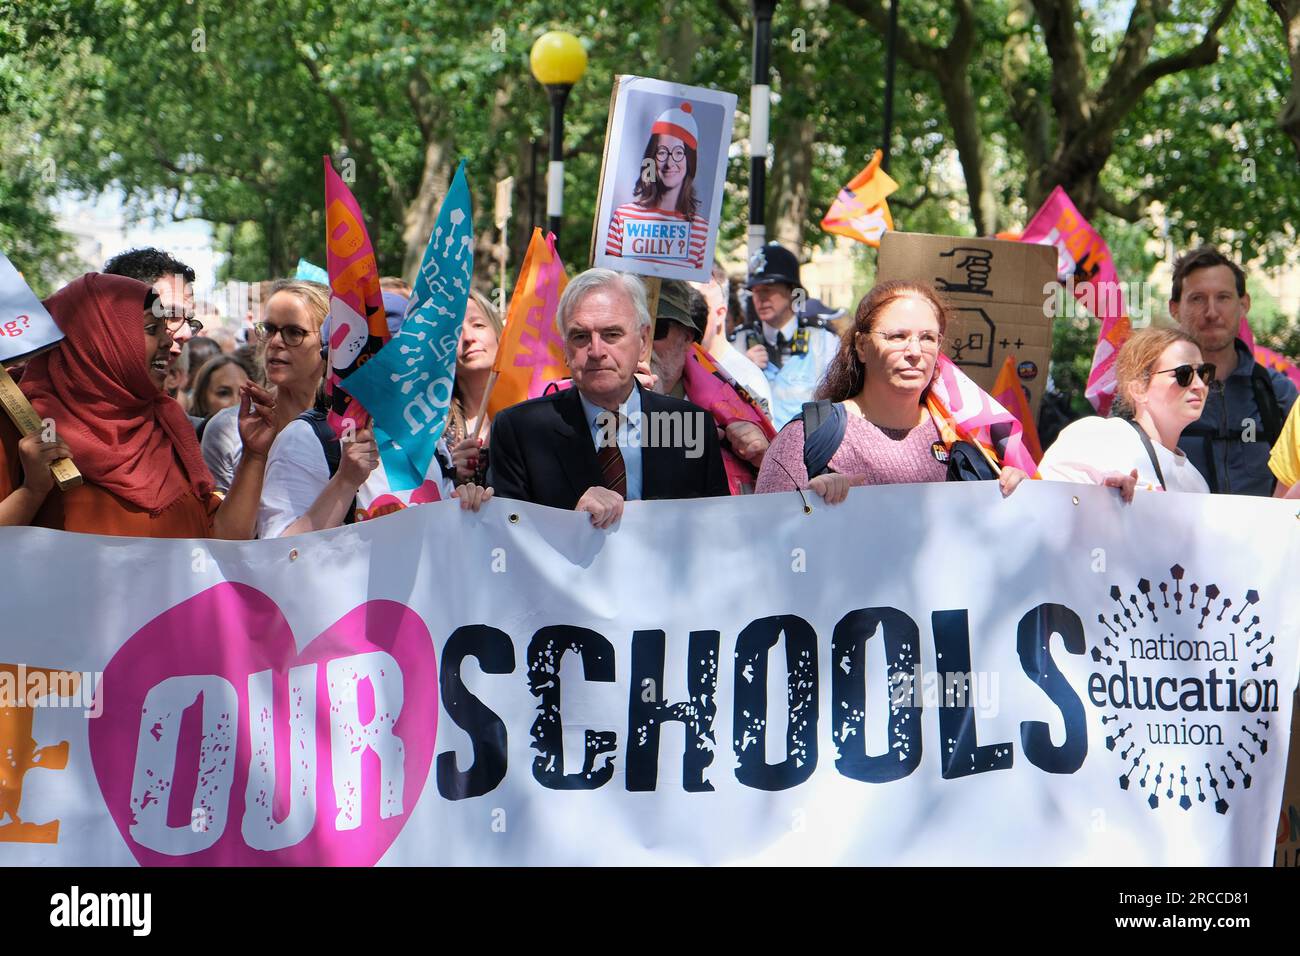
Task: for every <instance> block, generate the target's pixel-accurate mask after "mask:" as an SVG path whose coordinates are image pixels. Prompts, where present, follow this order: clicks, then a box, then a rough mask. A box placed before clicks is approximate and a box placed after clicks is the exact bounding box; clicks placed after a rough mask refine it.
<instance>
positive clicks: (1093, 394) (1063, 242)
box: [1020, 186, 1133, 415]
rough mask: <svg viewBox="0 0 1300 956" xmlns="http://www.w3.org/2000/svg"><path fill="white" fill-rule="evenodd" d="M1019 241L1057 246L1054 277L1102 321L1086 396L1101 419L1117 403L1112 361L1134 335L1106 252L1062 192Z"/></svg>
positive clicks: (1102, 241) (1102, 242) (1045, 206)
mask: <svg viewBox="0 0 1300 956" xmlns="http://www.w3.org/2000/svg"><path fill="white" fill-rule="evenodd" d="M1020 241H1021V242H1035V243H1038V244H1039V245H1044V246H1055V247H1056V255H1057V277H1058V278H1059V279H1060V280H1061V281H1062V282H1064V283H1065V285H1066V288H1067V289H1068V290H1069V291H1071V292H1072V293H1073V294H1074V297H1075V298H1076V299H1081V300H1083V301H1084V303H1085V307H1087V306H1091V311H1092V313H1093V314H1094V315H1095V316H1097V318H1098V319H1099V320H1100V321H1101V332H1100V333H1099V334H1098V336H1097V348H1096V349H1095V350H1094V351H1093V353H1092V371H1091V372H1089V373H1088V386H1087V389H1086V390H1085V392H1084V394H1085V395H1086V396H1087V397H1088V401H1090V402H1092V406H1093V408H1095V409H1097V414H1099V415H1105V414H1107V413H1108V412H1109V411H1110V405H1111V402H1112V401H1113V400H1114V398H1115V356H1116V355H1117V354H1118V352H1119V347H1120V346H1121V345H1123V344H1124V340H1125V339H1127V338H1128V337H1129V335H1130V334H1131V333H1132V331H1133V329H1132V326H1131V324H1130V323H1129V319H1128V311H1127V309H1126V308H1125V306H1124V293H1123V290H1122V289H1121V288H1120V284H1119V276H1118V275H1117V274H1116V272H1115V263H1114V261H1113V260H1112V259H1111V255H1110V247H1109V246H1107V245H1106V240H1105V239H1103V238H1102V237H1101V235H1100V234H1099V233H1098V232H1097V230H1095V229H1093V228H1092V226H1090V225H1089V224H1088V220H1086V219H1084V218H1083V215H1082V214H1081V213H1080V212H1079V210H1078V209H1077V208H1075V205H1074V203H1073V202H1071V201H1070V197H1069V196H1067V195H1066V194H1065V190H1064V189H1062V188H1061V187H1060V186H1057V187H1056V188H1055V189H1053V190H1052V194H1051V195H1050V196H1048V197H1047V201H1046V202H1044V203H1043V206H1042V208H1041V209H1039V210H1038V212H1037V213H1035V214H1034V218H1033V219H1031V220H1029V225H1027V226H1025V231H1024V232H1023V233H1022V234H1021V236H1020Z"/></svg>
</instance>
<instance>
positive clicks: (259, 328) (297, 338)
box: [253, 322, 310, 349]
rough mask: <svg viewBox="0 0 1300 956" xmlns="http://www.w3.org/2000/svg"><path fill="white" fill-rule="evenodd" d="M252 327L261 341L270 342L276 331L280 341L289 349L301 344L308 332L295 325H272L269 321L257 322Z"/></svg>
mask: <svg viewBox="0 0 1300 956" xmlns="http://www.w3.org/2000/svg"><path fill="white" fill-rule="evenodd" d="M253 329H254V330H255V331H256V332H257V334H258V335H259V336H260V337H261V339H262V341H263V342H270V341H271V339H273V338H275V336H276V333H277V332H278V333H279V335H280V341H281V342H283V343H284V344H285V345H286V346H287V347H289V348H291V349H296V348H297V347H298V346H300V345H302V343H303V339H305V338H307V336H308V335H309V334H310V333H308V331H307V330H306V329H304V328H300V327H299V326H296V325H272V324H271V323H270V322H258V323H257V324H256V325H254V326H253Z"/></svg>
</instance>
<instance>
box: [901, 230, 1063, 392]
mask: <svg viewBox="0 0 1300 956" xmlns="http://www.w3.org/2000/svg"><path fill="white" fill-rule="evenodd" d="M888 279H904V280H910V281H913V282H928V283H930V284H931V285H933V286H934V288H935V290H936V291H938V292H940V293H941V294H942V295H944V296H945V297H946V298H947V299H948V301H949V302H951V303H952V306H953V309H954V311H955V313H956V315H955V317H954V321H953V323H952V324H951V325H949V327H948V332H947V334H946V335H945V336H944V341H943V350H944V352H945V353H946V354H947V355H948V357H949V358H951V359H952V360H953V362H955V363H956V364H957V365H958V366H960V367H961V370H962V371H963V372H965V373H966V374H967V375H969V376H970V377H971V378H972V379H973V380H974V381H975V383H976V384H977V385H979V386H980V388H982V389H984V390H985V391H986V392H991V391H992V389H993V383H994V380H995V379H996V378H997V375H998V372H999V371H1000V370H1001V368H1002V364H1003V362H1005V361H1006V357H1007V355H1009V354H1014V355H1015V357H1016V373H1017V376H1018V377H1019V379H1020V384H1021V385H1022V386H1024V388H1025V389H1026V390H1027V391H1028V393H1029V407H1030V409H1031V410H1032V411H1033V413H1034V414H1035V415H1037V414H1038V405H1039V402H1040V401H1042V397H1043V392H1044V390H1045V389H1046V387H1047V370H1048V363H1049V362H1050V360H1051V357H1052V320H1051V318H1050V317H1049V316H1048V315H1046V314H1044V309H1043V303H1044V302H1045V301H1046V300H1047V298H1048V297H1049V295H1053V296H1054V295H1055V292H1054V290H1053V288H1052V287H1053V286H1054V285H1055V283H1056V251H1055V250H1054V249H1051V248H1049V247H1047V246H1038V245H1031V244H1029V243H1023V242H1007V241H1005V240H1001V239H966V238H963V237H961V236H930V235H923V234H921V233H909V232H887V233H885V235H884V238H882V239H881V241H880V258H879V260H878V263H877V269H876V280H877V281H878V282H884V281H885V280H888ZM1044 289H1048V291H1046V292H1045V291H1044ZM1053 301H1054V300H1053Z"/></svg>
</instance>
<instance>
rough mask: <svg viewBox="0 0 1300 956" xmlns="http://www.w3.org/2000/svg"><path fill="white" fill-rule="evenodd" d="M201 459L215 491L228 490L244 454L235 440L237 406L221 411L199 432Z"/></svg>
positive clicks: (237, 424) (242, 444)
mask: <svg viewBox="0 0 1300 956" xmlns="http://www.w3.org/2000/svg"><path fill="white" fill-rule="evenodd" d="M202 448H203V460H204V461H205V462H207V465H208V471H210V472H212V480H213V482H214V483H215V484H216V488H217V491H220V492H222V493H223V494H224V493H225V492H227V491H229V490H230V485H231V483H232V482H233V481H234V480H235V469H236V468H238V467H239V459H240V458H241V457H242V456H243V454H244V443H243V442H242V441H240V438H239V406H238V405H231V406H230V407H229V408H223V409H222V410H221V411H219V412H217V413H216V414H215V415H213V416H212V418H210V419H209V420H208V424H207V425H206V426H204V429H203V443H202Z"/></svg>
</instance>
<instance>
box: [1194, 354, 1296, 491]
mask: <svg viewBox="0 0 1300 956" xmlns="http://www.w3.org/2000/svg"><path fill="white" fill-rule="evenodd" d="M1236 346H1237V368H1236V369H1235V370H1234V371H1233V373H1232V374H1231V375H1229V376H1228V378H1227V379H1225V380H1222V382H1216V383H1215V385H1214V387H1213V388H1211V389H1210V394H1209V396H1208V397H1207V398H1206V400H1205V407H1204V408H1203V409H1201V418H1200V421H1197V422H1193V423H1192V424H1191V425H1189V426H1188V427H1187V428H1186V430H1184V431H1183V434H1182V437H1181V438H1179V439H1178V447H1179V448H1181V449H1182V450H1183V452H1184V453H1185V454H1186V455H1187V457H1188V458H1189V459H1190V460H1191V463H1192V464H1193V465H1195V466H1196V470H1197V471H1199V472H1200V473H1201V474H1202V475H1203V476H1204V478H1205V480H1206V482H1207V483H1208V484H1209V486H1210V490H1211V491H1213V492H1217V493H1223V494H1234V495H1265V496H1267V495H1271V494H1272V493H1273V473H1272V472H1271V471H1269V470H1268V453H1269V449H1270V446H1269V444H1268V436H1267V435H1266V434H1265V432H1264V422H1263V419H1262V418H1261V416H1260V410H1259V405H1258V403H1257V402H1256V400H1255V389H1254V386H1253V385H1252V383H1251V376H1252V375H1253V374H1254V368H1255V364H1256V363H1255V358H1254V356H1253V355H1251V354H1250V350H1249V349H1248V348H1246V343H1245V342H1243V341H1242V340H1241V339H1237V342H1236ZM1265 371H1266V372H1267V373H1268V378H1269V381H1270V383H1271V384H1272V386H1273V394H1274V395H1276V396H1277V404H1278V410H1279V412H1280V414H1281V420H1282V421H1286V416H1287V413H1288V412H1290V411H1291V405H1292V404H1293V403H1294V402H1295V399H1296V387H1295V385H1294V384H1292V382H1291V380H1290V379H1289V378H1287V377H1286V376H1285V375H1283V374H1282V373H1281V372H1276V371H1274V370H1273V369H1268V368H1266V369H1265ZM1220 385H1222V388H1220ZM1247 420H1252V421H1254V423H1255V424H1254V434H1253V436H1252V435H1250V433H1249V429H1248V426H1247V424H1246V422H1247ZM1252 437H1253V440H1251V441H1247V440H1246V439H1247V438H1252Z"/></svg>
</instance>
